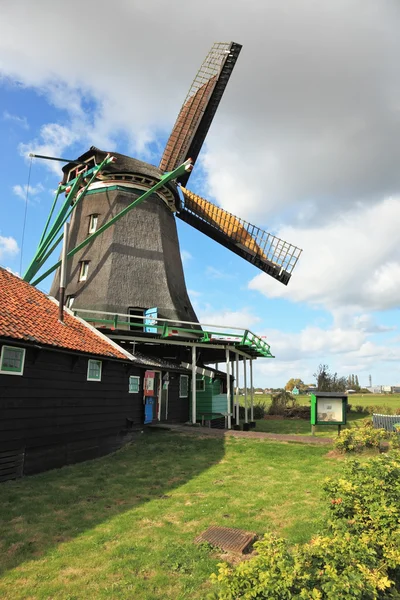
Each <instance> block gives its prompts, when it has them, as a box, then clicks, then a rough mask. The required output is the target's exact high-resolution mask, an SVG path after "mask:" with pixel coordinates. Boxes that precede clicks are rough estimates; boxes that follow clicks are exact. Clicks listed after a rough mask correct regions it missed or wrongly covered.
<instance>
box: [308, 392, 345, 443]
mask: <svg viewBox="0 0 400 600" xmlns="http://www.w3.org/2000/svg"><path fill="white" fill-rule="evenodd" d="M346 418H347V395H346V394H343V393H341V392H318V391H315V392H313V393H312V394H311V428H312V432H313V434H314V432H315V426H316V425H337V426H338V431H339V433H340V428H341V426H342V425H346Z"/></svg>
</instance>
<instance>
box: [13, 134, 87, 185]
mask: <svg viewBox="0 0 400 600" xmlns="http://www.w3.org/2000/svg"><path fill="white" fill-rule="evenodd" d="M78 139H79V133H78V132H77V131H73V130H72V129H70V128H69V127H65V126H63V125H60V124H58V123H47V124H46V125H43V126H42V127H41V129H40V136H39V138H37V139H35V140H32V141H31V142H28V143H21V144H20V145H19V151H20V154H21V156H24V157H26V158H28V157H29V154H31V153H33V154H41V155H43V156H55V157H63V153H64V150H65V149H66V148H68V147H69V146H70V145H71V144H73V143H75V142H76V141H77V140H78ZM45 164H46V166H48V167H49V169H51V170H52V171H54V172H55V173H57V175H59V174H60V165H59V163H57V162H54V161H47V162H46V161H45Z"/></svg>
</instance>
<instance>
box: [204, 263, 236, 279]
mask: <svg viewBox="0 0 400 600" xmlns="http://www.w3.org/2000/svg"><path fill="white" fill-rule="evenodd" d="M205 274H206V277H208V278H209V279H234V278H235V277H236V275H235V274H232V273H227V272H226V271H222V270H221V269H217V268H216V267H212V266H208V267H207V268H206V271H205Z"/></svg>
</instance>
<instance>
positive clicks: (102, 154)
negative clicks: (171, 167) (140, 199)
mask: <svg viewBox="0 0 400 600" xmlns="http://www.w3.org/2000/svg"><path fill="white" fill-rule="evenodd" d="M107 154H110V155H111V156H112V157H114V158H115V161H112V162H110V163H109V164H108V165H107V166H106V167H105V168H104V169H103V171H102V172H103V174H106V173H115V174H118V173H130V174H135V175H142V176H147V177H149V178H151V179H153V180H154V179H155V180H157V181H158V180H160V179H161V177H162V176H163V175H164V172H163V171H161V170H160V169H159V168H158V167H155V166H154V165H150V164H149V163H146V162H143V161H141V160H138V159H137V158H132V157H130V156H126V155H125V154H119V153H118V152H107V151H105V150H100V148H96V147H95V146H91V148H89V150H87V152H85V153H84V154H81V156H79V157H78V159H77V160H79V161H82V163H84V162H88V163H89V168H91V167H93V166H95V164H97V165H99V164H100V163H101V162H102V161H103V160H104V159H105V158H106V156H107ZM91 159H93V163H92V161H91ZM76 167H77V165H76V164H73V163H68V164H66V165H65V166H64V167H63V169H62V170H63V173H64V176H63V180H62V183H63V184H64V185H65V184H67V183H68V180H69V174H70V172H71V171H73V170H75V169H76ZM165 187H167V188H168V189H169V190H171V191H172V192H173V194H174V197H175V200H176V205H177V206H180V198H179V195H178V191H177V186H176V184H175V182H169V183H166V184H165Z"/></svg>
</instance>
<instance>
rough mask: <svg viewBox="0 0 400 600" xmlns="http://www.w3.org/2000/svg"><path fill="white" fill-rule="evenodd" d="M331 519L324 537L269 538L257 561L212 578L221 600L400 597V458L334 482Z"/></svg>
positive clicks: (357, 468) (349, 468)
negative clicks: (299, 541) (291, 540)
mask: <svg viewBox="0 0 400 600" xmlns="http://www.w3.org/2000/svg"><path fill="white" fill-rule="evenodd" d="M324 491H325V494H326V495H327V496H328V498H329V500H330V516H331V518H330V519H329V521H328V522H327V523H326V525H325V530H324V531H323V532H322V534H321V535H319V536H317V537H315V538H313V539H312V540H311V541H310V542H309V543H307V544H296V545H295V546H292V547H290V546H289V545H288V544H287V542H286V541H285V540H282V539H279V538H276V537H274V536H271V535H267V536H265V537H264V539H263V540H262V541H260V542H258V543H256V544H255V550H256V552H257V554H256V556H255V557H254V558H252V559H250V560H247V561H243V562H242V563H240V564H239V565H237V566H233V567H232V566H229V565H227V564H225V563H223V564H220V565H219V571H218V574H214V575H212V577H211V578H212V581H213V582H214V583H215V584H216V585H217V591H216V592H215V593H214V594H211V595H210V596H209V597H210V598H218V599H220V600H237V599H239V598H242V599H245V600H246V599H248V600H250V599H262V598H269V599H271V600H283V599H289V598H298V599H315V600H317V599H320V600H342V599H343V600H344V599H345V598H360V599H362V600H369V599H382V600H383V599H387V600H389V598H391V599H393V600H394V599H395V598H397V599H399V598H400V452H397V451H393V452H391V453H389V454H385V455H379V456H377V457H376V458H373V459H370V460H369V461H367V462H365V463H363V464H361V463H360V462H359V461H356V460H354V461H351V462H350V463H349V464H347V465H346V466H345V470H344V474H343V477H342V478H340V479H337V480H333V479H327V480H326V482H325V484H324Z"/></svg>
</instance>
